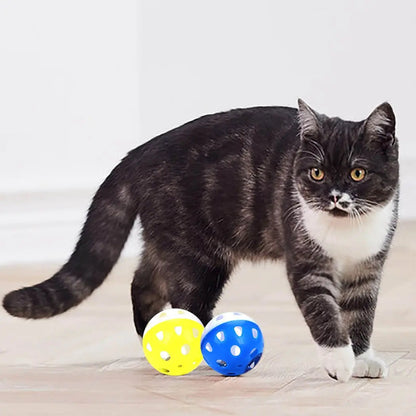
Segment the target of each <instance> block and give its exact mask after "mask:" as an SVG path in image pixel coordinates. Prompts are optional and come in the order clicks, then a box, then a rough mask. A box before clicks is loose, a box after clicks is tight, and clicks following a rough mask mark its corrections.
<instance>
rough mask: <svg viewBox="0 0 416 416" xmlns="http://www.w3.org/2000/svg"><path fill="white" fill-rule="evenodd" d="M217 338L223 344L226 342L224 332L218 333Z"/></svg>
mask: <svg viewBox="0 0 416 416" xmlns="http://www.w3.org/2000/svg"><path fill="white" fill-rule="evenodd" d="M216 337H217V338H218V339H219V340H220V341H221V342H222V341H224V339H225V335H224V332H222V331H220V332H217V335H216Z"/></svg>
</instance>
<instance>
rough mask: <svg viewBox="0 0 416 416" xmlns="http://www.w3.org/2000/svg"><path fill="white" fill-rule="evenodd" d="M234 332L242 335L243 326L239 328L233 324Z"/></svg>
mask: <svg viewBox="0 0 416 416" xmlns="http://www.w3.org/2000/svg"><path fill="white" fill-rule="evenodd" d="M234 332H235V333H236V334H237V336H238V337H241V335H243V328H241V326H235V327H234Z"/></svg>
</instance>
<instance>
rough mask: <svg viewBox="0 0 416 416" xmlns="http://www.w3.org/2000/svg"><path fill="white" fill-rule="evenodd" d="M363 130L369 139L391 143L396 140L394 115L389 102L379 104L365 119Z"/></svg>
mask: <svg viewBox="0 0 416 416" xmlns="http://www.w3.org/2000/svg"><path fill="white" fill-rule="evenodd" d="M364 131H365V134H366V136H367V137H368V138H369V139H370V140H375V141H377V142H380V143H383V144H387V145H393V144H394V143H395V142H396V136H395V132H396V117H395V116H394V112H393V109H392V108H391V105H390V104H389V103H387V102H386V103H383V104H381V105H379V106H378V107H377V108H376V109H375V110H374V111H373V112H372V113H371V114H370V115H369V116H368V118H367V120H365V122H364Z"/></svg>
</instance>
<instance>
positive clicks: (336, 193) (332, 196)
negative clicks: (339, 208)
mask: <svg viewBox="0 0 416 416" xmlns="http://www.w3.org/2000/svg"><path fill="white" fill-rule="evenodd" d="M341 196H342V194H341V192H339V191H337V190H336V189H333V190H332V191H331V193H330V194H329V200H330V201H332V202H333V203H334V204H336V203H337V202H338V201H339V200H340V199H341Z"/></svg>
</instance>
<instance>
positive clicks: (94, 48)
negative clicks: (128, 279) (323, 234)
mask: <svg viewBox="0 0 416 416" xmlns="http://www.w3.org/2000/svg"><path fill="white" fill-rule="evenodd" d="M415 21H416V9H415V6H413V3H412V2H410V1H400V0H399V1H396V2H394V3H393V2H390V1H385V0H381V1H375V0H371V1H365V2H364V1H358V0H357V1H352V0H350V1H347V0H338V1H333V0H326V1H314V2H311V1H308V0H300V1H296V2H282V1H274V0H256V1H252V0H210V1H209V2H206V1H202V0H199V1H198V0H175V1H170V0H137V1H134V0H122V1H120V0H102V1H101V0H60V1H54V0H49V1H47V0H37V1H32V0H0V201H2V203H0V234H1V238H0V264H1V263H7V262H9V263H10V262H17V261H33V260H39V261H45V260H48V259H54V260H56V259H63V258H64V257H66V256H67V255H68V254H69V251H70V250H71V248H72V246H73V243H74V242H75V239H76V235H77V233H78V230H79V228H80V225H81V222H82V219H83V216H84V214H85V210H86V208H87V206H88V202H89V198H90V196H91V195H92V193H93V191H94V189H96V187H97V186H98V185H99V183H100V182H101V181H102V179H103V178H104V177H105V176H106V175H107V173H108V172H109V171H110V170H111V168H112V167H113V166H114V165H115V164H116V163H117V161H118V160H119V159H120V158H121V157H122V156H123V155H124V154H125V153H126V151H127V150H129V149H130V148H133V147H135V146H137V145H139V144H140V143H142V142H144V141H146V140H148V139H149V138H151V137H153V136H154V135H156V134H158V133H161V132H163V131H166V130H168V129H170V128H173V127H175V126H177V125H179V124H181V123H183V122H186V121H188V120H190V119H192V118H195V117H198V116H200V115H202V114H205V113H210V112H215V111H221V110H226V109H229V108H233V107H246V106H253V105H291V106H294V105H295V104H296V99H297V97H298V96H300V97H302V98H304V99H305V100H306V101H307V102H309V103H310V104H311V105H312V106H313V107H315V108H316V109H317V110H319V111H322V112H325V113H327V114H329V115H339V116H341V117H345V118H350V119H362V118H364V117H366V116H367V115H368V114H369V112H370V111H371V110H372V109H373V108H374V107H375V106H376V105H378V104H379V103H381V102H383V101H384V100H389V101H390V102H391V103H392V105H393V107H394V109H395V111H396V115H397V122H398V126H397V127H398V136H399V139H400V142H401V158H402V166H403V170H402V178H403V179H402V201H403V203H402V216H403V217H404V218H415V212H414V210H413V208H412V207H413V204H414V203H415V202H416V188H415V187H414V186H413V184H412V181H413V179H412V178H413V177H415V176H416V168H415V167H416V144H415V141H414V140H413V137H412V134H413V132H412V121H413V105H412V96H413V95H414V92H415V83H416V81H415V77H414V74H415V73H416V62H415V59H414V53H413V49H414V48H413V40H414V39H416V25H415V24H414V22H415ZM22 198H23V201H24V202H23V203H22ZM19 201H20V202H19ZM50 219H54V220H53V221H50ZM25 235H28V237H26V238H25ZM52 242H53V244H52ZM127 252H128V253H131V252H132V249H128V250H127Z"/></svg>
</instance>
